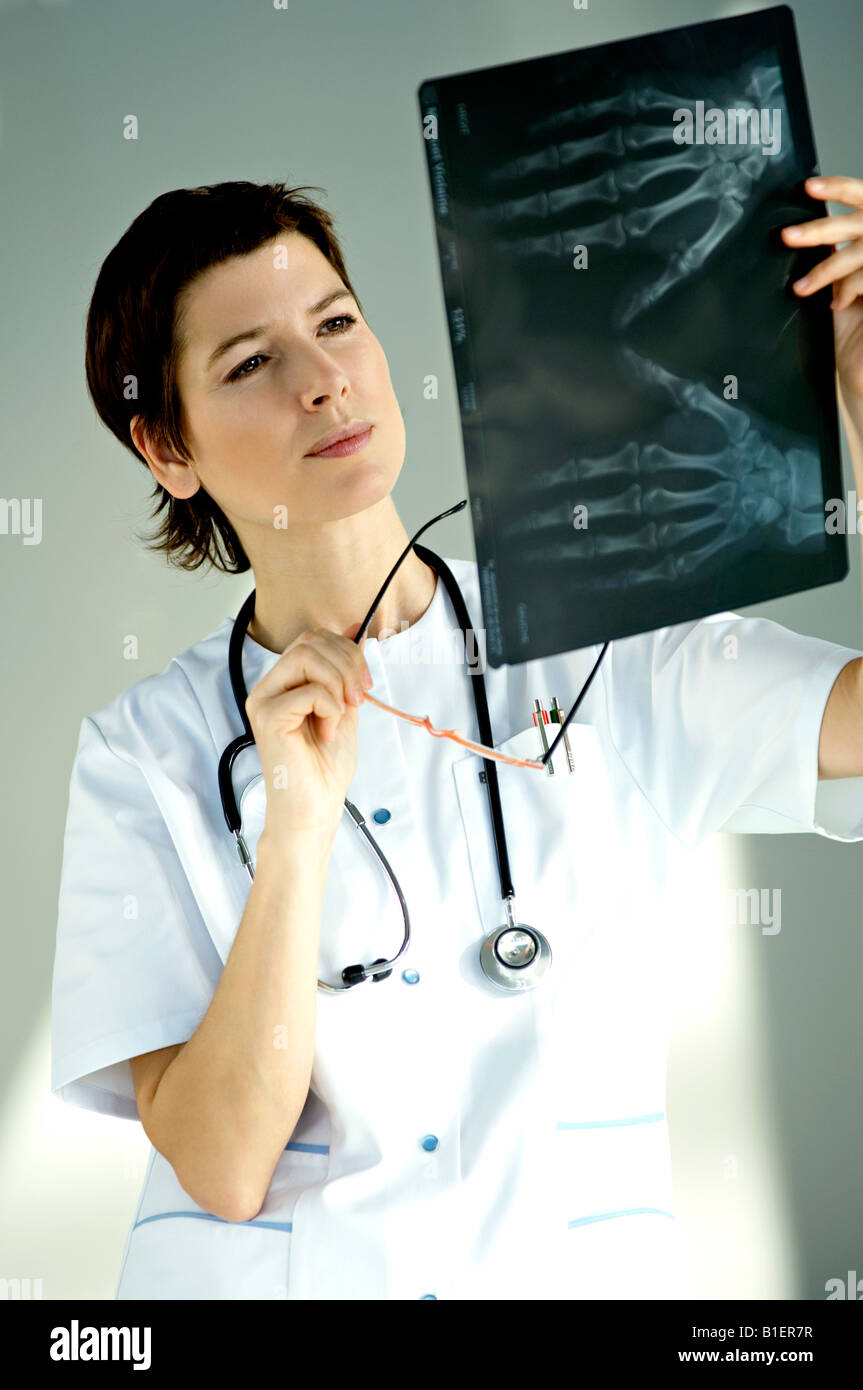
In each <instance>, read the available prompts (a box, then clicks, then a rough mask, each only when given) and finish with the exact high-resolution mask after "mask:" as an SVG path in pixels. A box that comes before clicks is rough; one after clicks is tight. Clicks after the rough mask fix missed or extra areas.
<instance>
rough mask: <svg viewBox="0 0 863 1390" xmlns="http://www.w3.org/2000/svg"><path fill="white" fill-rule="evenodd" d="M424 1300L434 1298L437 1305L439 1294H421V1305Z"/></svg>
mask: <svg viewBox="0 0 863 1390" xmlns="http://www.w3.org/2000/svg"><path fill="white" fill-rule="evenodd" d="M424 1298H433V1299H434V1301H435V1303H437V1294H436V1293H424V1294H421V1295H420V1303H422V1301H423V1299H424Z"/></svg>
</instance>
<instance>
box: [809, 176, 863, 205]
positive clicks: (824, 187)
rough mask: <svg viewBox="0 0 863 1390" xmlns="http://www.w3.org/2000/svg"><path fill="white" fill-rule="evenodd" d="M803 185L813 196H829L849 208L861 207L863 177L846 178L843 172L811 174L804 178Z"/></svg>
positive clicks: (862, 200)
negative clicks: (809, 176)
mask: <svg viewBox="0 0 863 1390" xmlns="http://www.w3.org/2000/svg"><path fill="white" fill-rule="evenodd" d="M805 187H806V192H807V193H811V194H812V196H813V197H814V198H829V199H830V200H831V202H834V203H845V204H846V205H847V206H848V207H849V208H855V207H858V208H859V207H863V179H851V178H847V177H846V176H845V175H844V174H813V175H812V177H811V178H809V179H806V182H805Z"/></svg>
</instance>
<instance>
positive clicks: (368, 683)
mask: <svg viewBox="0 0 863 1390" xmlns="http://www.w3.org/2000/svg"><path fill="white" fill-rule="evenodd" d="M373 685H374V681H373V680H372V678H371V676H370V675H369V673H368V671H364V672H363V688H364V689H365V690H371V688H372V686H373Z"/></svg>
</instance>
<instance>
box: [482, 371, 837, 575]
mask: <svg viewBox="0 0 863 1390" xmlns="http://www.w3.org/2000/svg"><path fill="white" fill-rule="evenodd" d="M620 363H621V369H622V371H623V373H624V374H625V375H628V376H629V378H630V380H632V382H633V384H638V385H639V386H640V387H641V388H642V389H647V390H649V391H658V392H659V393H660V394H662V395H663V396H665V397H668V398H670V400H671V403H672V406H673V409H672V410H671V411H670V412H669V417H668V418H673V417H674V416H678V417H680V416H683V415H684V413H691V412H700V413H702V414H703V415H706V416H708V417H709V418H710V420H711V421H712V422H713V424H714V427H715V428H718V430H719V431H720V433H721V435H722V436H723V437H724V439H725V444H724V445H723V447H721V448H719V449H716V450H714V451H713V452H710V453H701V454H695V453H684V452H681V451H676V450H673V449H669V448H666V447H665V446H664V445H662V444H658V443H645V444H640V443H638V442H636V441H631V442H629V443H627V444H626V445H625V446H624V447H623V448H621V449H619V450H617V451H616V452H615V453H613V454H609V455H606V456H604V457H586V456H582V457H578V458H573V459H569V460H567V462H566V463H564V464H562V465H561V466H560V467H556V468H552V469H549V470H546V471H544V472H543V471H540V472H539V473H535V474H534V475H533V477H532V478H531V479H530V481H529V483H526V484H525V486H524V488H523V489H522V491H523V495H524V496H525V497H527V496H535V495H536V494H537V492H539V493H540V494H541V495H543V496H546V497H548V496H552V497H554V496H555V494H559V492H560V490H561V489H563V490H564V491H565V492H566V498H565V500H562V501H555V502H553V503H552V504H551V505H550V506H548V507H543V508H536V509H533V510H531V511H529V512H527V513H526V514H525V513H522V514H520V515H519V516H518V517H517V518H516V519H515V520H514V521H512V522H510V523H509V524H508V525H507V526H506V527H505V528H504V530H503V532H502V535H501V539H502V540H503V541H505V542H506V541H512V540H516V539H517V540H518V548H519V553H520V555H521V556H522V558H523V559H525V560H527V559H529V558H533V559H535V560H536V561H537V562H539V563H541V564H543V565H545V566H548V565H549V564H554V563H555V562H560V563H565V564H566V565H567V566H569V567H572V566H573V565H575V566H578V565H579V564H580V563H583V564H584V566H585V570H584V582H585V586H586V587H587V588H597V589H603V588H604V589H608V588H614V589H617V588H628V587H636V586H639V585H644V584H650V583H653V582H655V581H657V580H665V581H669V580H675V579H680V578H688V577H693V576H695V577H697V578H702V577H704V573H705V571H709V569H710V568H711V567H710V566H709V564H708V562H709V561H710V560H715V559H716V558H717V557H720V556H722V557H723V558H727V556H728V554H729V553H730V552H731V550H732V549H736V551H737V553H740V554H743V553H745V552H746V551H750V550H754V549H756V548H758V547H761V546H763V545H764V544H772V545H773V546H774V547H775V548H777V549H779V550H784V551H786V552H794V551H806V550H818V549H821V548H823V545H824V535H825V532H824V514H823V508H822V493H821V464H820V459H819V457H818V454H817V453H815V452H814V451H813V450H812V448H811V446H809V444H808V441H802V440H801V441H799V443H792V444H790V445H789V446H788V447H787V448H785V449H780V448H779V447H778V446H777V445H776V444H775V443H774V442H773V441H772V440H771V439H770V438H769V437H768V433H767V431H768V430H769V426H768V425H766V424H765V422H761V423H762V425H763V426H764V427H763V428H761V429H759V428H758V425H757V424H755V423H753V416H754V412H752V411H747V410H744V409H743V408H742V407H741V406H740V405H738V404H735V403H733V402H731V401H727V400H724V399H723V398H721V397H720V396H717V395H716V394H715V393H713V392H712V391H710V390H709V389H708V387H707V386H706V385H704V384H703V383H701V382H695V381H691V380H688V379H687V378H685V377H681V376H675V375H674V374H673V373H671V372H669V371H666V370H665V368H663V367H661V366H660V365H659V364H658V363H655V362H650V361H648V359H646V358H644V357H641V356H639V355H638V354H637V353H635V352H633V351H632V350H631V349H630V348H627V347H622V348H621V349H620ZM658 475H661V477H662V479H663V480H664V482H660V481H659V476H658ZM615 483H616V484H617V487H616V488H615ZM597 493H598V495H593V496H592V495H591V494H597ZM517 496H518V491H516V493H515V498H517ZM579 503H581V504H584V505H585V507H586V510H587V516H588V526H587V528H586V529H583V530H578V529H569V528H571V527H572V515H573V510H574V507H575V506H576V505H577V504H579ZM675 518H677V519H675ZM591 527H592V528H593V531H591ZM561 528H567V531H566V536H565V539H561ZM717 528H718V529H717ZM611 532H613V533H611ZM627 556H631V557H632V560H633V565H632V567H630V568H628V569H623V568H622V566H621V559H622V558H625V557H627ZM651 557H655V562H654V563H653V564H651V563H650V559H651ZM605 558H608V559H609V560H610V561H612V562H613V565H614V569H613V571H612V572H610V573H607V574H604V573H602V571H601V561H602V560H603V559H605ZM597 562H600V565H597ZM645 562H647V563H645Z"/></svg>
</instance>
